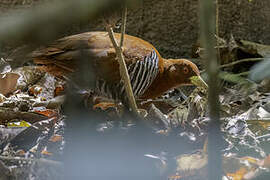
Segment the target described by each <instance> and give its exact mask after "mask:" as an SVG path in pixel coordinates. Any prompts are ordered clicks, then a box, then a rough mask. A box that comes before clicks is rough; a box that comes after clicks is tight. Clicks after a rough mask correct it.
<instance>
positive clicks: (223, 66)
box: [201, 58, 265, 73]
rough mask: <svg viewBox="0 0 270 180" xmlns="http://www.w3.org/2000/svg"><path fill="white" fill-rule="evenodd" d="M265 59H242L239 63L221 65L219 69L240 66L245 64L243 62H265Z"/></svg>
mask: <svg viewBox="0 0 270 180" xmlns="http://www.w3.org/2000/svg"><path fill="white" fill-rule="evenodd" d="M264 59H265V58H246V59H241V60H238V61H234V62H231V63H228V64H223V65H220V66H219V67H218V68H219V69H220V68H226V67H230V66H234V65H236V64H240V63H243V62H253V61H262V60H264ZM203 72H205V70H202V71H201V73H203Z"/></svg>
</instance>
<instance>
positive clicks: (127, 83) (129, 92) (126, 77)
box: [106, 26, 138, 115]
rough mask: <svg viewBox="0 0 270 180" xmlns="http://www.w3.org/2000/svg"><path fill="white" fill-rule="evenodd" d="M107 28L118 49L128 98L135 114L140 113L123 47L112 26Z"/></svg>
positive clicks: (120, 67)
mask: <svg viewBox="0 0 270 180" xmlns="http://www.w3.org/2000/svg"><path fill="white" fill-rule="evenodd" d="M106 29H107V31H108V33H109V37H110V39H111V41H112V44H113V46H114V48H115V51H116V55H117V59H118V63H119V69H120V75H121V78H122V79H123V81H124V86H125V90H126V93H127V96H128V100H129V104H130V107H131V110H132V111H133V113H134V114H136V115H138V111H137V105H136V101H135V98H134V95H133V91H132V87H131V84H130V78H129V74H128V70H127V67H126V63H125V60H124V55H123V53H122V49H121V47H120V46H118V44H117V42H116V40H115V37H114V32H113V29H112V27H110V26H107V27H106Z"/></svg>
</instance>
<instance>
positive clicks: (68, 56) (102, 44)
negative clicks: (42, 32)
mask: <svg viewBox="0 0 270 180" xmlns="http://www.w3.org/2000/svg"><path fill="white" fill-rule="evenodd" d="M115 37H116V40H117V42H119V41H120V34H118V33H115ZM153 50H154V51H155V52H156V53H157V56H158V57H159V59H161V57H160V55H159V53H158V51H157V50H156V49H155V48H154V47H153V46H152V45H151V44H150V43H148V42H146V41H144V40H142V39H140V38H137V37H134V36H129V35H125V39H124V46H123V54H124V57H125V61H126V63H127V65H130V64H133V63H135V62H137V61H138V60H144V57H146V56H149V55H150V53H151V52H152V51H153ZM81 52H83V54H84V55H86V58H89V61H90V63H92V65H93V66H94V69H95V70H96V74H97V76H101V77H102V78H103V79H104V80H106V81H108V82H117V81H119V80H120V75H119V68H118V67H119V65H118V62H117V60H116V53H115V50H114V47H113V45H112V43H111V41H110V38H109V35H108V33H107V32H86V33H81V34H77V35H72V36H68V37H64V38H62V39H59V40H57V41H55V42H54V43H52V44H50V45H49V46H47V47H45V48H41V49H39V50H36V51H34V52H33V53H32V54H31V57H32V58H33V60H34V62H35V63H37V64H41V65H44V66H42V68H43V69H44V70H46V71H48V72H50V73H52V74H54V75H56V76H62V75H63V74H65V73H69V72H73V71H75V70H77V69H78V63H80V58H81V56H80V54H81ZM160 63H161V62H160ZM159 66H161V64H159Z"/></svg>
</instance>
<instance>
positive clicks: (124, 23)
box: [120, 5, 127, 48]
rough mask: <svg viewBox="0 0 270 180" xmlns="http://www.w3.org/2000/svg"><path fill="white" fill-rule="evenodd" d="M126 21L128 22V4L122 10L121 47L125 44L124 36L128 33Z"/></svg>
mask: <svg viewBox="0 0 270 180" xmlns="http://www.w3.org/2000/svg"><path fill="white" fill-rule="evenodd" d="M126 23H127V6H126V5H125V6H124V9H123V12H122V25H121V40H120V47H121V48H122V46H123V44H124V36H125V33H126Z"/></svg>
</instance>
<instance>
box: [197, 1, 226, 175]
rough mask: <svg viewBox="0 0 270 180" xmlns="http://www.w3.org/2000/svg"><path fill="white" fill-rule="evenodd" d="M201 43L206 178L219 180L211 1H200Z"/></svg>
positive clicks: (215, 73)
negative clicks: (206, 115) (205, 96)
mask: <svg viewBox="0 0 270 180" xmlns="http://www.w3.org/2000/svg"><path fill="white" fill-rule="evenodd" d="M200 17H201V18H200V27H201V41H202V44H203V47H205V49H206V59H207V61H205V62H206V64H205V67H206V71H207V74H208V79H209V81H208V84H209V91H208V93H209V94H208V97H209V98H208V102H209V108H210V109H209V116H210V119H211V121H210V124H209V130H208V133H209V134H208V176H209V179H210V180H219V179H221V174H222V167H221V151H220V150H221V142H222V137H221V132H220V122H219V98H218V94H219V81H218V61H217V58H216V50H215V48H214V46H215V36H214V35H215V8H214V1H213V0H203V1H200Z"/></svg>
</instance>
